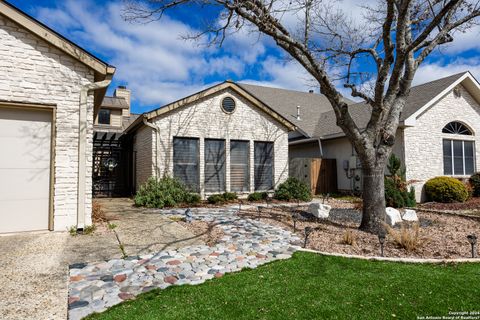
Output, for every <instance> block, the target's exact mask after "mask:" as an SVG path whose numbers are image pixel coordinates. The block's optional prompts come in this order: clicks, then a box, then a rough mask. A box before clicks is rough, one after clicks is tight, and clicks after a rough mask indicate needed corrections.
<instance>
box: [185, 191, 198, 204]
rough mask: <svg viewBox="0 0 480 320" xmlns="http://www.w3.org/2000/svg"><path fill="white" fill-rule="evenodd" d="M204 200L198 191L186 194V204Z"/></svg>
mask: <svg viewBox="0 0 480 320" xmlns="http://www.w3.org/2000/svg"><path fill="white" fill-rule="evenodd" d="M200 201H202V197H201V196H200V195H199V194H198V193H187V194H186V195H185V201H184V202H185V203H186V204H197V203H200Z"/></svg>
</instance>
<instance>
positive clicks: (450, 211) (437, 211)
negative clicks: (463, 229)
mask: <svg viewBox="0 0 480 320" xmlns="http://www.w3.org/2000/svg"><path fill="white" fill-rule="evenodd" d="M406 209H412V210H416V211H419V212H422V211H423V212H428V213H435V214H447V215H450V216H456V217H463V218H473V219H478V220H480V216H474V215H470V214H465V213H458V212H456V211H453V210H435V209H423V208H406Z"/></svg>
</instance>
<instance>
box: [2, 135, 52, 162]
mask: <svg viewBox="0 0 480 320" xmlns="http://www.w3.org/2000/svg"><path fill="white" fill-rule="evenodd" d="M48 139H50V137H48ZM50 144H51V142H50V141H49V140H45V139H42V140H41V139H32V140H30V141H29V140H27V139H19V138H15V137H6V138H5V137H0V146H2V151H5V152H2V154H3V155H4V156H2V157H0V168H11V169H22V168H23V169H29V168H48V169H49V168H50V152H48V153H47V152H45V150H50ZM7 151H8V154H7Z"/></svg>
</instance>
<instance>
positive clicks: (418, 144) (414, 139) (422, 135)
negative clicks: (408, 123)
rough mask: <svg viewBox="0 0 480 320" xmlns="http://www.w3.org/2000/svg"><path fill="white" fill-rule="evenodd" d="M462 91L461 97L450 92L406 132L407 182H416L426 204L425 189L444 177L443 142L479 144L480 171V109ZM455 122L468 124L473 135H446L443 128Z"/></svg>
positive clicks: (476, 103) (477, 153)
mask: <svg viewBox="0 0 480 320" xmlns="http://www.w3.org/2000/svg"><path fill="white" fill-rule="evenodd" d="M459 88H460V92H461V94H460V96H459V97H456V96H455V95H454V94H453V92H452V91H451V92H449V93H448V94H446V95H445V96H444V97H443V98H442V99H440V100H439V101H438V102H437V103H435V104H434V105H433V106H431V107H430V108H429V109H428V110H427V111H426V112H424V113H423V114H422V115H420V116H419V117H418V118H417V119H416V124H415V126H413V127H407V128H405V129H404V145H405V150H404V151H405V162H404V163H405V165H406V167H407V180H414V181H416V183H414V186H415V189H416V194H417V200H422V201H423V200H425V196H424V190H423V185H424V184H425V182H426V181H427V180H428V179H430V178H433V177H436V176H443V175H444V173H443V149H442V139H443V138H448V139H459V140H473V141H475V150H476V169H477V170H478V168H479V167H480V148H479V146H480V138H479V134H480V118H479V115H480V105H479V104H478V102H477V101H476V100H475V99H474V98H473V97H472V96H471V95H470V94H469V92H468V91H467V90H466V89H465V88H464V87H463V86H461V85H460V86H459ZM452 121H459V122H462V123H464V124H466V125H467V126H468V127H469V128H470V129H472V131H473V135H472V136H466V135H452V134H444V133H442V129H443V127H445V125H447V124H448V123H449V122H452ZM459 177H460V178H467V177H463V176H459Z"/></svg>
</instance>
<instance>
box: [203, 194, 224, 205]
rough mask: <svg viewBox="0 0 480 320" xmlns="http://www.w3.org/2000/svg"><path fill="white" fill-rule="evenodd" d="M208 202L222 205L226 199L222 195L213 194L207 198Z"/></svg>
mask: <svg viewBox="0 0 480 320" xmlns="http://www.w3.org/2000/svg"><path fill="white" fill-rule="evenodd" d="M207 201H208V203H210V204H220V203H224V202H225V198H224V197H223V195H222V194H212V195H211V196H209V197H208V198H207Z"/></svg>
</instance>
